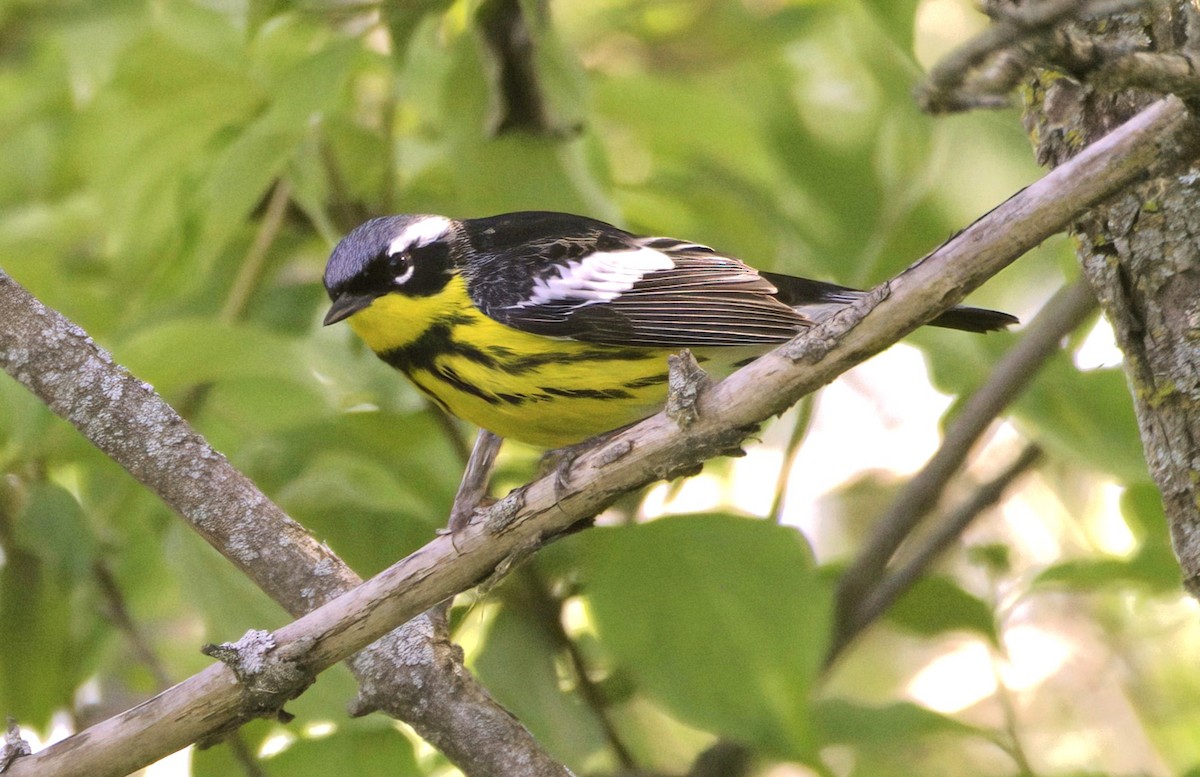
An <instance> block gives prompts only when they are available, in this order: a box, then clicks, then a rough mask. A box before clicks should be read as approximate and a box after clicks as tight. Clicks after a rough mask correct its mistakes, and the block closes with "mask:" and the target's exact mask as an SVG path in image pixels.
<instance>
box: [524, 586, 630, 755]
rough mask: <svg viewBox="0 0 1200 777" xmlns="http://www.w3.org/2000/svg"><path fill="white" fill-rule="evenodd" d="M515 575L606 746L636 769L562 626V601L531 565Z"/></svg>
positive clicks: (583, 660)
mask: <svg viewBox="0 0 1200 777" xmlns="http://www.w3.org/2000/svg"><path fill="white" fill-rule="evenodd" d="M516 577H517V578H518V579H519V580H520V581H521V582H522V583H523V586H522V588H524V594H525V596H524V597H523V598H524V599H525V600H526V603H527V606H528V608H529V610H530V611H531V612H532V613H533V615H534V617H535V618H537V620H538V625H539V627H540V628H541V629H542V631H544V632H545V633H546V635H547V636H548V637H549V638H550V641H551V642H552V643H553V644H554V647H555V648H557V649H558V650H561V651H562V652H563V653H565V654H566V656H567V658H568V660H570V662H571V669H572V671H573V673H574V675H575V686H576V690H577V691H578V693H579V696H580V697H581V698H582V699H583V701H584V703H585V704H587V705H588V707H590V708H591V710H592V712H593V714H595V716H596V719H597V720H598V721H599V722H600V728H601V729H602V730H603V731H604V738H605V739H606V740H607V741H608V746H609V748H610V749H611V750H612V751H613V755H614V756H615V757H616V760H617V763H618V764H620V766H621V768H622V769H626V770H628V771H634V770H636V769H637V768H638V764H637V761H636V760H635V759H634V757H633V752H632V751H631V750H630V749H629V747H628V746H627V745H626V744H625V742H624V741H623V740H622V739H621V735H620V733H619V732H618V731H617V727H616V724H614V723H613V721H612V718H611V716H610V715H609V704H608V701H607V700H606V699H605V698H604V694H603V693H602V692H601V691H600V689H599V688H598V687H597V686H596V684H595V683H593V682H592V678H591V677H590V676H589V674H588V665H587V660H586V659H585V658H584V656H583V653H582V652H581V651H580V650H579V645H578V644H576V642H575V640H573V639H571V636H570V635H569V634H567V632H566V630H565V629H564V628H563V623H562V602H561V601H560V600H559V599H558V598H557V597H556V596H554V595H553V594H551V593H550V591H549V590H548V588H547V586H546V582H545V581H544V580H542V578H541V575H539V574H538V573H537V570H536V569H534V568H533V567H532V566H531V565H525V566H523V567H521V570H520V571H519V572H518V574H517V575H516Z"/></svg>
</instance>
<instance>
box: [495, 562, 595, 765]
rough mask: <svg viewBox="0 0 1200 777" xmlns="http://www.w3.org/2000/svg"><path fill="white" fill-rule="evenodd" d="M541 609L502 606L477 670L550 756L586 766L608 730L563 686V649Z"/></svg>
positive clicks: (575, 695)
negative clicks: (541, 618)
mask: <svg viewBox="0 0 1200 777" xmlns="http://www.w3.org/2000/svg"><path fill="white" fill-rule="evenodd" d="M512 584H513V581H511V580H510V581H506V582H505V585H506V586H509V585H512ZM540 612H541V611H540V610H539V609H538V607H537V605H532V606H528V607H523V608H520V609H517V608H514V607H510V606H506V607H504V608H502V609H501V610H500V612H498V613H497V614H496V617H495V618H494V619H493V620H492V621H491V623H489V624H488V629H487V634H486V635H485V637H484V642H483V646H482V648H481V649H480V652H479V655H478V657H477V658H476V659H475V661H474V664H473V668H474V670H475V672H476V674H478V676H479V680H480V681H481V682H482V683H483V684H484V686H485V687H487V689H488V692H489V693H491V694H492V695H493V696H495V697H496V700H497V701H499V702H500V703H501V704H502V705H503V706H504V708H505V709H507V710H510V711H512V712H513V713H514V714H515V715H516V716H517V717H518V718H519V719H520V720H521V723H522V724H524V725H525V726H528V727H529V730H530V731H531V732H532V733H533V735H534V738H535V739H537V741H538V743H539V744H541V745H542V746H543V747H545V748H546V750H547V751H548V752H549V753H550V754H551V755H552V756H554V757H555V758H556V759H558V760H561V761H564V762H566V763H567V764H582V763H585V762H586V759H587V758H588V757H589V756H591V755H593V754H595V753H597V752H599V751H601V750H602V749H603V748H604V746H605V738H604V731H603V728H602V727H601V725H600V721H599V720H598V719H597V717H596V713H595V711H594V710H592V709H590V708H589V707H588V706H587V705H586V704H584V703H583V700H582V699H581V698H580V697H579V695H578V693H577V692H576V693H572V692H569V691H566V690H564V688H563V683H562V682H561V681H560V679H559V674H560V672H559V662H560V661H561V660H562V658H561V656H560V655H559V653H560V648H559V646H558V645H557V644H556V642H555V640H554V639H553V638H552V636H551V635H550V634H549V633H548V631H547V628H546V626H545V625H544V624H539V623H538V622H537V613H540Z"/></svg>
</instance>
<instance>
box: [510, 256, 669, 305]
mask: <svg viewBox="0 0 1200 777" xmlns="http://www.w3.org/2000/svg"><path fill="white" fill-rule="evenodd" d="M674 266H675V262H673V261H672V260H671V257H669V256H667V255H666V254H664V253H662V252H661V251H656V250H655V249H653V248H638V249H634V250H629V251H601V252H598V253H594V254H589V255H588V256H585V257H583V258H582V259H579V260H576V261H572V262H567V263H566V264H565V265H562V266H560V267H558V268H557V269H558V275H557V277H553V276H552V277H549V278H538V279H537V280H535V281H534V283H533V289H532V290H531V291H530V294H529V299H527V300H523V301H521V302H519V303H517V304H516V305H514V306H513V307H517V308H525V307H532V306H534V305H545V304H547V303H551V302H579V303H580V304H583V305H588V304H591V303H593V302H611V301H612V300H614V299H616V298H617V297H619V296H621V294H623V293H625V292H626V291H629V290H630V289H631V288H633V285H634V284H635V283H637V282H638V281H640V280H641V279H642V278H643V277H645V276H646V275H648V274H649V273H652V272H655V271H656V270H670V269H671V268H673V267H674Z"/></svg>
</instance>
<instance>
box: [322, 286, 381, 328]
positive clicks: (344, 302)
mask: <svg viewBox="0 0 1200 777" xmlns="http://www.w3.org/2000/svg"><path fill="white" fill-rule="evenodd" d="M374 301H375V297H373V296H371V295H369V294H351V293H350V292H348V291H343V292H342V293H341V294H339V295H338V298H337V299H335V300H334V301H333V305H332V306H330V308H329V312H328V313H326V314H325V326H329V325H330V324H336V323H337V322H339V321H343V320H345V319H347V318H350V316H353V315H354V314H355V313H357V312H358V311H360V310H362V309H363V308H365V307H366V306H367V305H370V304H371V303H372V302H374Z"/></svg>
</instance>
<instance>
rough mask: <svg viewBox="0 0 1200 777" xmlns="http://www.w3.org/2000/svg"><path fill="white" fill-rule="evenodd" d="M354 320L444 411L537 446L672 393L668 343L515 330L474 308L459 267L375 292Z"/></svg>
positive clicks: (650, 408) (645, 411) (628, 415)
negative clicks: (403, 288) (404, 288)
mask: <svg viewBox="0 0 1200 777" xmlns="http://www.w3.org/2000/svg"><path fill="white" fill-rule="evenodd" d="M348 322H349V324H350V327H351V328H352V329H353V330H354V332H355V333H356V334H357V335H358V336H359V337H361V338H362V339H363V341H364V342H366V344H367V346H368V347H370V348H371V350H372V351H374V352H375V354H376V355H378V356H379V358H381V359H383V360H384V361H386V362H387V363H388V364H391V365H392V366H393V367H396V368H397V369H399V370H401V371H403V372H404V373H405V374H406V375H407V376H408V377H409V378H410V379H411V380H412V381H413V383H415V384H416V385H417V386H418V387H419V388H420V389H421V390H422V391H424V392H425V393H426V394H428V395H429V396H430V397H432V398H433V399H434V400H435V401H436V402H437V403H438V404H439V405H441V406H442V407H443V408H445V409H446V410H447V411H448V412H450V413H453V414H454V415H456V416H458V417H460V418H464V419H466V420H468V421H470V422H471V423H474V424H476V425H478V426H481V427H483V428H485V429H489V430H490V431H492V432H495V433H496V434H498V435H500V436H501V437H505V438H508V439H513V440H520V441H522V442H526V443H529V444H532V445H537V446H543V447H561V446H564V445H570V444H574V443H577V442H581V441H582V440H585V439H587V438H588V437H592V436H594V435H596V434H599V433H601V432H606V431H609V430H611V429H616V428H619V427H621V426H624V425H626V424H630V423H633V422H634V421H637V420H640V419H642V418H645V417H646V416H648V415H651V414H653V413H655V412H657V411H658V410H659V409H660V408H661V407H662V404H663V402H664V401H665V399H666V380H667V355H668V354H669V353H670V352H669V351H667V350H664V349H658V348H638V347H616V346H607V345H597V344H589V343H582V342H577V341H574V340H567V339H556V338H550V337H544V336H540V335H533V334H529V333H527V332H522V331H520V330H517V329H513V328H512V327H508V326H505V325H504V324H501V323H499V322H497V321H494V320H492V319H490V318H488V317H487V316H485V315H484V314H483V313H481V312H480V311H479V310H477V309H476V308H475V306H474V305H472V304H471V300H470V297H469V296H468V295H467V290H466V286H465V284H464V282H463V280H462V278H461V277H460V276H456V277H454V278H453V279H451V281H450V283H449V284H447V286H446V287H445V289H443V290H442V291H441V292H439V293H438V294H436V295H432V296H428V297H409V296H405V295H402V294H388V295H384V296H382V297H379V298H378V299H376V300H375V301H374V302H373V303H372V304H371V305H370V306H368V307H366V308H364V309H363V310H361V311H359V312H358V313H355V314H354V315H353V316H351V317H350V318H349V319H348Z"/></svg>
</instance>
